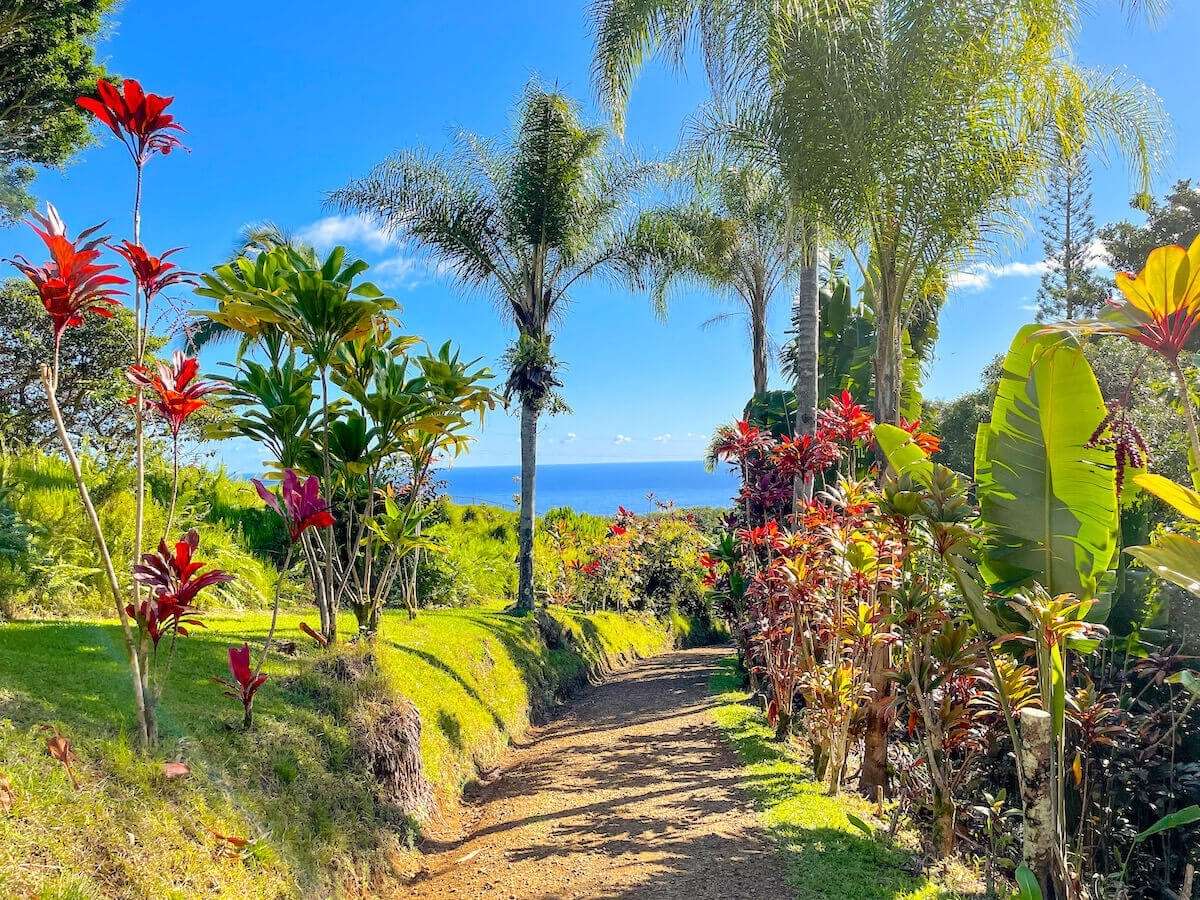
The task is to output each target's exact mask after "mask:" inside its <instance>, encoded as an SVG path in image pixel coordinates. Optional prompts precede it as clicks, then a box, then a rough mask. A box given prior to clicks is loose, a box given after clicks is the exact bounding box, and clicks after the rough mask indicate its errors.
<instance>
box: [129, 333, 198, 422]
mask: <svg viewBox="0 0 1200 900" xmlns="http://www.w3.org/2000/svg"><path fill="white" fill-rule="evenodd" d="M199 371H200V363H199V361H198V360H197V359H196V358H195V357H189V356H184V355H183V353H182V352H180V351H179V350H176V351H175V353H174V354H173V355H172V356H171V364H170V365H169V366H168V365H166V364H164V363H159V365H158V369H157V371H156V372H151V371H150V369H149V368H148V367H146V366H130V367H129V369H128V371H127V372H126V376H127V377H128V378H129V380H130V381H132V382H133V383H134V384H135V385H137V386H138V387H139V388H143V389H149V390H151V391H153V392H154V394H156V395H157V399H151V401H150V406H151V407H152V408H153V409H155V410H156V411H157V412H158V414H159V415H160V416H162V418H163V420H164V421H166V423H167V426H168V427H169V428H170V429H171V434H172V435H173V436H174V437H178V436H179V429H180V428H182V427H183V423H184V421H186V419H187V418H188V416H190V415H192V414H193V413H195V412H198V411H199V410H201V409H203V408H204V407H205V406H207V405H208V401H206V400H204V399H203V398H204V395H205V394H210V393H212V392H213V391H215V390H216V389H217V385H215V384H210V383H208V382H204V381H198V382H196V383H195V384H193V383H192V382H193V379H195V377H196V374H197V373H198V372H199ZM129 402H130V403H136V402H137V398H132V399H130V401H129Z"/></svg>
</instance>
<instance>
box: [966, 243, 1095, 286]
mask: <svg viewBox="0 0 1200 900" xmlns="http://www.w3.org/2000/svg"><path fill="white" fill-rule="evenodd" d="M1083 264H1084V266H1086V267H1087V268H1089V269H1099V270H1101V271H1111V270H1112V259H1111V258H1110V257H1109V255H1108V251H1107V250H1105V249H1104V242H1103V241H1101V240H1100V239H1099V238H1096V240H1094V241H1092V242H1091V244H1089V245H1088V248H1087V251H1086V252H1085V254H1084V258H1083ZM1055 268H1056V266H1055V263H1054V262H1053V261H1051V260H1048V259H1043V260H1039V261H1038V262H1032V263H1027V262H1010V263H1004V264H1003V265H997V264H995V263H974V264H972V265H969V266H967V267H966V268H965V269H960V270H959V271H957V272H951V273H950V276H949V278H948V279H947V281H948V282H949V284H950V287H951V288H952V289H956V290H961V291H972V292H976V291H982V290H986V289H987V288H989V287H991V285H992V282H994V281H997V280H999V279H1001V278H1035V277H1041V276H1042V275H1043V274H1045V273H1046V272H1050V271H1052V270H1053V269H1055Z"/></svg>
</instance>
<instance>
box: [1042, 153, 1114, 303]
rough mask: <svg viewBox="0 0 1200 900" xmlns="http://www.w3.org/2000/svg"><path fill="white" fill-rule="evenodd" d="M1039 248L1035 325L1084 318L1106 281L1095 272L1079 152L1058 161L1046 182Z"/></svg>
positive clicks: (1086, 171) (1087, 177) (1103, 294)
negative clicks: (1042, 257)
mask: <svg viewBox="0 0 1200 900" xmlns="http://www.w3.org/2000/svg"><path fill="white" fill-rule="evenodd" d="M1042 246H1043V248H1044V252H1045V254H1046V262H1047V264H1048V268H1047V269H1046V271H1045V272H1043V273H1042V283H1041V286H1040V287H1039V288H1038V294H1037V307H1038V309H1037V319H1038V321H1039V322H1047V321H1060V320H1064V319H1078V318H1083V317H1090V316H1093V315H1095V314H1096V313H1098V312H1099V311H1100V310H1101V308H1102V307H1103V306H1104V302H1105V301H1106V300H1107V299H1108V295H1109V293H1110V286H1109V283H1108V281H1107V279H1105V278H1103V277H1102V276H1100V275H1099V274H1098V273H1097V272H1096V271H1095V267H1096V263H1097V260H1096V252H1097V250H1096V248H1097V247H1098V246H1099V245H1098V244H1097V241H1096V220H1095V218H1094V217H1093V215H1092V172H1091V168H1090V167H1089V166H1088V161H1087V158H1086V157H1085V156H1083V155H1082V154H1079V155H1076V156H1074V157H1072V158H1069V159H1064V160H1063V161H1061V162H1060V164H1059V165H1058V166H1057V167H1056V168H1055V170H1054V172H1053V173H1052V175H1051V178H1050V196H1049V200H1048V202H1047V206H1046V212H1045V213H1044V214H1043V215H1042Z"/></svg>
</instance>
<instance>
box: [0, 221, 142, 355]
mask: <svg viewBox="0 0 1200 900" xmlns="http://www.w3.org/2000/svg"><path fill="white" fill-rule="evenodd" d="M33 219H34V221H32V222H30V223H29V227H30V228H32V229H33V230H34V232H35V233H36V234H37V236H38V237H40V238H41V239H42V243H43V244H45V245H46V249H47V250H49V251H50V261H49V262H46V263H44V264H42V265H40V266H35V265H34V264H33V263H31V262H29V260H27V259H26V258H25V257H23V256H15V257H13V258H12V259H10V260H8V261H9V262H10V263H12V264H13V265H14V266H15V267H16V268H17V269H18V270H19V271H20V272H21V274H22V275H24V276H25V277H26V278H28V279H29V280H30V282H31V283H32V284H33V286H34V287H35V288H36V289H37V292H38V297H39V298H40V299H41V301H42V306H44V307H45V309H46V312H47V313H49V314H50V321H51V323H52V325H53V327H54V340H55V342H56V343H57V342H59V341H61V340H62V336H63V332H65V331H66V330H67V329H68V328H75V327H78V326H80V325H82V324H83V320H84V316H85V315H87V314H88V313H91V314H92V315H96V316H100V317H101V318H105V319H111V318H112V316H113V311H112V309H110V307H112V306H116V305H118V304H119V302H120V301H118V300H117V297H119V296H121V295H122V293H123V292H122V291H118V290H116V286H117V285H120V284H128V283H129V282H128V280H127V279H125V278H122V277H121V276H120V275H112V274H109V273H111V272H112V270H113V269H115V268H116V266H114V265H97V263H96V261H97V260H98V259H99V258H100V250H99V249H98V248H99V247H100V246H101V245H102V244H103V243H104V241H105V238H103V237H93V235H94V234H95V233H96V231H97V230H98V229H99V228H100V227H101V226H99V225H96V226H93V227H92V228H88V229H87V230H85V231H82V232H80V234H79V235H78V237H76V238H75V240H71V239H70V238H69V237H67V226H66V225H65V224H64V223H63V220H62V219H61V218H60V217H59V215H58V210H56V209H55V208H54V207H53V206H51V205H50V204H47V205H46V215H44V216H43V215H40V214H38V213H36V212H35V213H33ZM39 225H40V226H41V227H39Z"/></svg>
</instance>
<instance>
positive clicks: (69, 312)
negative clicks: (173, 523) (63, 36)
mask: <svg viewBox="0 0 1200 900" xmlns="http://www.w3.org/2000/svg"><path fill="white" fill-rule="evenodd" d="M97 91H98V94H99V96H98V97H82V98H79V100H78V101H77V102H78V104H79V106H80V107H81V108H83V109H85V110H87V111H89V112H91V113H92V114H94V115H95V116H96V117H97V118H98V119H99V120H100V121H101V122H103V123H104V124H105V125H106V126H107V127H108V128H109V129H110V130H111V131H112V132H113V133H114V134H115V135H117V137H118V138H119V139H120V140H121V141H122V143H123V144H124V145H125V147H126V148H127V149H128V150H129V152H130V154H131V156H132V158H133V161H134V164H135V167H136V170H137V179H136V186H135V190H134V197H133V234H132V240H127V241H123V242H121V243H120V244H118V245H116V246H114V247H113V249H114V250H115V251H116V252H117V253H118V254H120V255H121V256H123V257H124V258H125V259H126V261H127V262H129V264H130V267H131V269H132V272H133V276H134V290H133V307H134V309H133V313H134V315H133V319H134V334H133V336H132V341H131V344H132V345H133V348H134V353H133V358H132V359H131V360H130V362H131V364H132V365H133V366H135V367H141V366H142V365H143V363H144V360H145V355H146V346H147V334H148V328H147V320H146V315H145V309H146V306H147V304H146V302H144V301H148V299H149V298H150V297H153V296H154V295H156V294H158V293H159V292H161V291H162V290H164V289H165V288H167V287H168V286H171V285H174V284H179V283H181V282H183V281H184V280H185V279H186V273H183V272H181V271H180V270H178V268H177V267H176V265H175V263H173V262H170V261H168V260H167V257H169V256H171V255H173V254H174V253H176V252H177V251H175V250H170V251H167V252H166V253H164V254H162V255H161V256H159V257H154V256H151V255H150V254H149V253H147V252H146V251H145V250H144V248H143V247H142V246H141V203H142V187H143V178H142V176H143V168H144V166H145V163H146V162H147V160H149V159H150V158H151V157H152V156H153V155H155V154H158V153H163V154H165V153H169V152H171V151H172V150H173V149H175V148H176V147H178V146H180V144H179V139H178V137H177V133H178V132H181V131H182V128H181V126H180V125H179V124H178V123H177V122H175V121H174V117H173V116H172V115H170V114H169V113H167V112H166V108H167V106H169V105H170V103H171V100H170V98H164V97H159V96H157V95H154V94H148V93H146V92H145V91H143V90H142V88H141V86H140V85H139V84H138V83H137V82H136V81H132V80H127V81H125V82H124V84H123V85H122V86H121V88H120V89H117V88H115V87H113V86H111V85H109V84H108V83H106V82H105V83H101V84H99V85H98V86H97ZM30 225H31V227H32V228H33V230H34V232H35V233H36V234H37V235H38V237H39V238H40V239H41V241H42V243H43V244H44V245H45V246H46V249H47V251H48V253H49V256H50V259H49V261H47V262H45V263H42V264H35V263H32V262H30V261H29V260H27V259H26V258H24V257H21V256H18V257H16V258H14V259H12V260H10V262H11V263H12V264H13V265H14V266H15V267H16V268H17V269H18V270H19V271H20V272H21V273H22V274H23V275H25V277H26V278H28V279H29V280H30V281H31V282H32V283H33V285H34V287H35V288H36V290H37V292H38V296H39V298H40V299H41V302H42V305H43V307H44V308H45V310H46V313H47V315H48V316H49V319H50V324H51V328H52V329H53V334H54V352H53V356H52V358H51V359H49V360H46V361H44V363H43V365H42V368H41V381H42V385H43V387H44V389H45V392H46V399H47V406H48V407H49V412H50V415H51V418H52V419H53V421H54V424H55V428H56V430H57V433H58V437H59V440H60V442H61V444H62V447H63V452H64V454H65V455H66V457H67V462H68V464H69V465H70V467H71V471H72V474H73V476H74V479H75V485H76V490H77V491H78V493H79V497H80V501H81V503H82V505H83V507H84V511H85V513H86V516H87V519H88V522H89V524H90V525H91V529H92V534H93V537H94V538H95V541H96V547H97V551H98V555H99V558H100V562H101V568H102V571H103V573H104V580H105V582H106V583H107V585H108V588H109V590H110V591H111V593H112V597H113V603H114V606H115V609H116V612H117V616H118V618H119V619H120V623H121V634H122V637H123V640H124V644H125V650H126V653H127V657H128V660H129V669H130V678H131V681H132V684H133V692H134V706H135V709H136V710H137V724H138V737H139V742H140V743H141V745H142V746H143V747H144V748H151V747H153V746H154V744H155V743H156V741H157V728H156V724H155V713H154V706H155V703H156V700H157V696H158V694H160V693H161V690H155V689H152V684H153V683H154V682H153V680H152V678H151V669H152V667H153V661H154V659H155V658H156V656H157V653H156V649H157V647H158V645H159V642H160V641H161V640H162V638H163V636H164V635H166V634H168V633H170V634H171V635H172V638H174V636H177V635H180V634H184V633H186V629H187V627H188V626H194V625H195V624H196V619H195V615H194V610H193V609H192V607H191V603H190V600H189V599H188V590H189V588H188V584H181V585H176V586H175V587H173V588H170V589H167V588H163V587H162V585H157V584H155V583H154V579H155V578H157V577H159V576H158V575H152V574H150V573H151V572H152V571H153V570H154V565H153V564H151V563H148V562H147V561H146V558H145V557H143V555H142V548H143V540H142V537H143V531H144V524H145V447H144V440H145V439H144V428H143V408H144V407H143V402H142V399H141V393H142V389H143V388H144V387H145V386H146V385H145V384H144V383H142V379H143V376H144V378H145V379H149V380H152V379H153V376H152V375H150V374H149V373H146V372H144V371H143V370H141V369H140V368H135V370H134V374H135V382H136V387H137V388H138V390H137V398H138V399H137V400H136V403H135V405H136V414H135V458H136V471H137V476H136V477H137V484H136V507H135V514H134V542H133V543H134V549H133V553H132V558H131V559H130V560H129V562H128V565H129V566H130V568H131V569H134V578H133V589H132V597H130V596H129V595H127V593H126V589H125V588H124V587H123V586H122V579H121V578H119V577H118V576H117V563H116V562H115V561H114V559H113V557H112V553H111V552H110V550H109V546H108V543H107V540H106V538H105V535H104V531H103V529H102V527H101V524H100V518H99V516H98V515H97V513H96V509H95V505H94V504H93V502H92V498H91V495H90V493H89V491H88V487H87V484H86V483H85V481H84V478H83V468H82V464H81V462H80V459H79V455H78V454H77V453H76V451H75V448H74V445H73V443H72V440H71V438H70V435H69V434H68V432H67V428H66V424H65V422H64V420H63V416H62V412H61V410H60V408H59V405H58V389H59V353H60V347H61V342H62V337H63V335H64V333H65V332H66V330H67V329H68V328H77V327H83V326H84V325H85V324H86V322H87V320H88V318H89V317H90V316H100V317H111V316H112V315H113V314H114V313H113V307H114V306H116V305H117V304H118V303H119V302H120V301H119V298H120V297H121V296H122V291H121V290H120V286H121V285H125V284H128V283H129V280H128V279H126V278H124V277H122V276H120V275H117V274H115V273H114V271H113V270H114V269H115V268H116V266H115V265H113V264H110V263H106V262H103V261H102V259H101V256H102V252H103V250H102V248H103V247H104V246H105V245H106V243H107V240H108V239H107V238H105V237H101V236H99V235H98V231H99V230H100V226H95V227H92V228H89V229H86V230H84V231H83V232H81V233H80V234H79V235H77V236H76V237H75V238H71V237H70V236H69V234H68V231H67V227H66V224H65V223H64V222H63V219H62V217H61V216H60V215H59V214H58V211H57V210H56V209H55V208H54V207H53V206H48V207H47V210H46V214H45V215H41V214H39V213H34V214H33V219H32V221H31V222H30ZM177 368H178V367H177ZM176 374H178V373H176ZM187 380H188V381H190V378H189V379H187ZM163 387H164V388H165V387H166V385H165V383H164V385H163ZM197 387H198V386H195V385H190V386H189V385H187V384H184V385H178V384H173V385H171V389H172V390H175V391H178V392H181V393H185V394H189V396H190V402H192V406H193V407H194V401H195V400H196V399H197V395H198V392H197ZM160 397H161V399H163V400H164V402H166V401H167V400H168V399H169V398H168V397H166V396H165V395H161V394H160ZM186 406H187V402H185V404H184V408H180V407H178V406H176V405H173V401H172V403H167V405H166V406H164V407H163V409H164V410H168V411H169V413H170V415H168V419H169V420H170V421H171V423H172V427H173V428H174V422H175V420H176V419H178V418H179V416H183V417H186V415H189V414H190V412H188V411H186ZM191 411H194V408H193V409H191ZM172 417H175V418H174V419H173V418H172ZM183 544H184V545H185V546H189V542H188V541H187V540H185V541H184V542H183ZM160 552H162V548H161V547H160ZM149 556H151V557H153V556H155V554H150V555H149ZM176 562H179V560H176ZM164 565H165V563H164ZM147 566H149V568H148V569H147V568H145V567H147ZM160 574H161V573H160ZM211 574H212V573H208V574H207V575H205V576H201V577H200V580H201V581H204V583H212V582H211V580H206V579H208V578H209V576H210V575H211ZM162 577H165V576H162ZM148 578H149V579H150V581H147V580H146V579H148ZM146 588H149V589H150V590H149V596H148V597H144V596H143V593H142V592H143V589H146ZM164 591H165V592H164ZM135 624H136V626H137V632H136V634H135V629H134V626H135ZM158 683H159V684H161V681H159V682H158Z"/></svg>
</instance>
